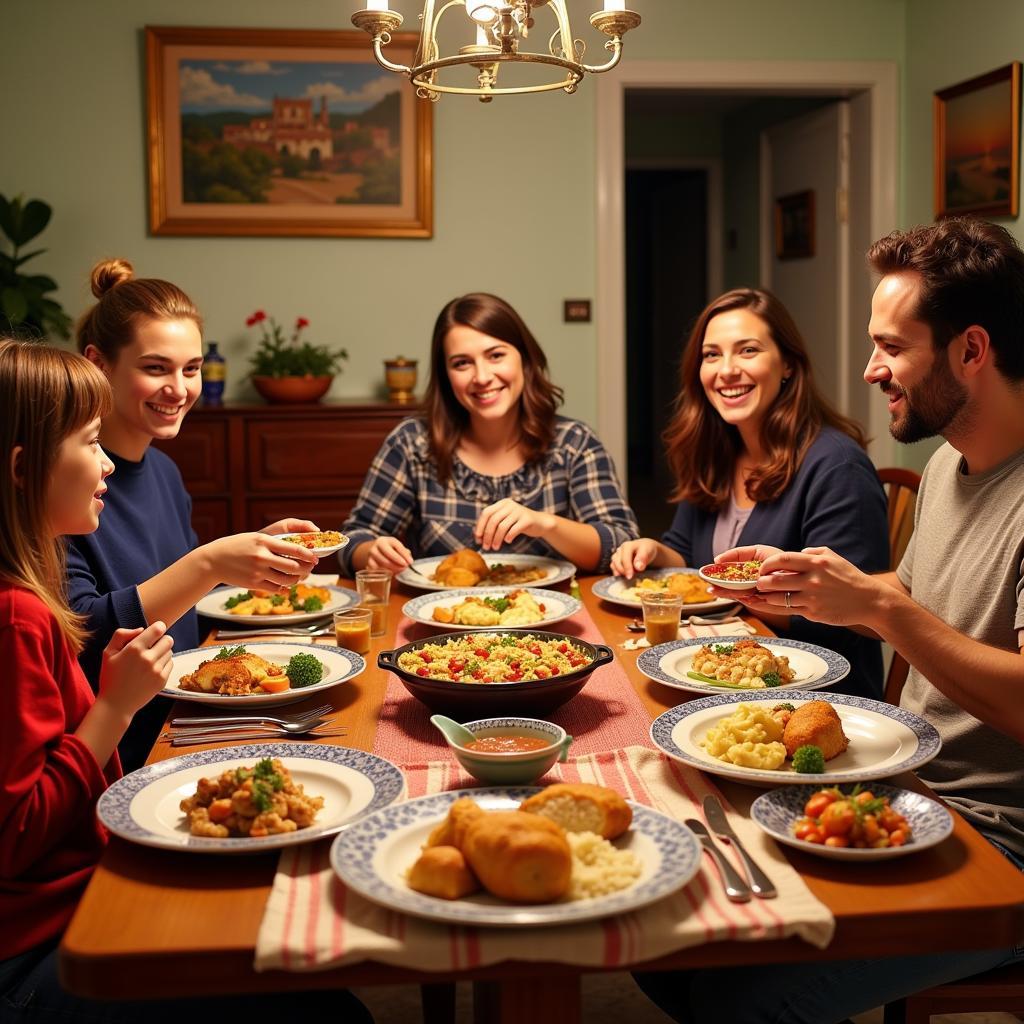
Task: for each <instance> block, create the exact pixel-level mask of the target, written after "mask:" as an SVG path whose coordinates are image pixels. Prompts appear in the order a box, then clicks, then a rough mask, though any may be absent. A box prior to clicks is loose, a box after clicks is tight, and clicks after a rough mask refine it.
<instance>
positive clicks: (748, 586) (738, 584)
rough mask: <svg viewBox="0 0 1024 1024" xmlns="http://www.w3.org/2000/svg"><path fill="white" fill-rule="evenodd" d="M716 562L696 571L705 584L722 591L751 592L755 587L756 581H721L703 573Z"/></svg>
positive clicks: (719, 578)
mask: <svg viewBox="0 0 1024 1024" xmlns="http://www.w3.org/2000/svg"><path fill="white" fill-rule="evenodd" d="M716 564H717V563H716V562H710V563H708V564H707V565H702V566H701V567H700V568H699V569H698V570H697V575H698V576H700V578H701V579H702V580H703V581H704V582H705V583H710V584H711V585H712V586H713V587H720V588H721V589H722V590H753V589H754V588H755V587H756V586H757V580H723V579H722V578H721V577H720V576H708V575H707V574H706V573H705V571H704V570H705V569H710V568H711V567H712V566H713V565H716Z"/></svg>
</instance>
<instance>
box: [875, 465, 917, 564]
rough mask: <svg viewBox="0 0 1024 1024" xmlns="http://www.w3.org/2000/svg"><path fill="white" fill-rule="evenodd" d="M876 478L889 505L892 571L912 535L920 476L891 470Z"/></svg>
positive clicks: (899, 470) (894, 469)
mask: <svg viewBox="0 0 1024 1024" xmlns="http://www.w3.org/2000/svg"><path fill="white" fill-rule="evenodd" d="M878 477H879V479H880V480H881V481H882V486H883V487H884V488H885V492H886V496H887V497H888V501H889V568H890V569H895V568H896V566H897V565H899V564H900V559H901V558H903V552H904V551H906V550H907V544H908V543H909V542H910V535H911V534H912V533H913V532H914V509H915V507H916V506H917V489H918V487H919V486H920V485H921V474H920V473H915V472H914V471H913V470H912V469H901V468H898V467H895V466H893V467H890V468H888V469H880V470H879V471H878Z"/></svg>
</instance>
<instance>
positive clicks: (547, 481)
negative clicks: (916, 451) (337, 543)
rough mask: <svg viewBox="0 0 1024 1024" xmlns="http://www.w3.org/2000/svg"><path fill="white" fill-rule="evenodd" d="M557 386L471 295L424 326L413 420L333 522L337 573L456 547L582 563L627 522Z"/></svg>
mask: <svg viewBox="0 0 1024 1024" xmlns="http://www.w3.org/2000/svg"><path fill="white" fill-rule="evenodd" d="M561 402H562V389H561V388H559V387H557V386H556V385H555V384H553V383H552V382H551V380H550V379H549V378H548V366H547V359H546V358H545V356H544V353H543V351H541V348H540V346H539V345H538V344H537V341H536V340H535V338H534V337H533V335H532V334H531V333H530V331H529V329H528V328H527V326H526V324H525V323H523V320H522V318H521V317H520V316H519V314H518V313H517V312H516V311H515V310H514V309H513V308H512V307H511V306H510V305H509V304H508V303H507V302H505V301H504V300H503V299H499V298H498V297H497V296H494V295H488V294H486V293H484V292H475V293H472V294H469V295H463V296H461V297H460V298H457V299H453V300H452V301H451V302H449V303H448V304H447V305H446V306H445V307H444V309H442V310H441V313H440V315H439V316H438V318H437V322H436V323H435V325H434V335H433V339H432V342H431V350H430V380H429V381H428V383H427V392H426V396H425V398H424V410H423V415H422V417H421V418H410V419H408V420H405V421H404V422H403V423H400V424H399V425H398V426H397V427H396V428H395V429H394V430H393V431H392V432H391V433H390V435H389V436H388V437H387V438H386V439H385V441H384V444H383V446H382V447H381V449H380V451H379V452H378V453H377V455H376V457H375V458H374V460H373V463H372V464H371V466H370V471H369V473H368V474H367V476H366V480H365V481H364V483H363V488H362V491H361V492H360V494H359V499H358V501H357V502H356V505H355V508H354V509H353V510H352V514H351V515H350V517H349V519H348V521H347V522H346V523H345V525H344V526H343V527H342V529H343V530H344V531H345V533H346V534H347V535H348V536H349V539H350V543H349V545H348V547H347V548H344V549H343V550H342V552H341V563H342V567H343V568H344V569H345V570H346V571H347V572H350V573H351V572H352V571H353V570H356V569H362V568H364V567H369V568H371V569H389V570H391V571H392V572H399V571H401V570H402V569H404V568H405V567H406V566H407V565H408V564H409V563H410V562H411V561H412V559H413V558H414V557H420V556H423V555H435V554H448V553H450V552H452V551H456V550H458V549H459V548H463V547H473V548H478V547H479V548H482V549H483V550H485V551H487V550H490V551H496V550H498V549H499V548H502V547H504V548H505V549H506V550H509V551H514V552H520V553H525V554H536V555H560V556H562V557H563V558H567V559H569V560H570V561H572V562H574V563H575V564H576V565H578V566H580V568H582V569H587V570H594V569H602V568H606V567H607V565H608V560H609V558H610V557H611V553H612V551H614V550H615V548H616V547H618V546H619V545H620V544H622V543H623V542H624V541H626V540H628V539H629V538H631V537H635V536H636V520H635V519H634V517H633V512H632V510H631V509H630V507H629V505H628V504H627V503H626V500H625V498H624V497H623V495H622V491H621V488H620V487H619V483H618V480H617V479H616V477H615V468H614V466H613V465H612V462H611V459H610V458H609V457H608V453H607V452H606V451H605V449H604V447H603V445H602V444H601V442H600V441H599V440H598V439H597V437H596V436H595V435H594V433H593V431H591V429H590V428H589V427H588V426H586V424H584V423H581V422H579V421H578V420H571V419H567V418H566V417H564V416H558V415H557V414H556V410H557V408H558V406H559V405H560V404H561Z"/></svg>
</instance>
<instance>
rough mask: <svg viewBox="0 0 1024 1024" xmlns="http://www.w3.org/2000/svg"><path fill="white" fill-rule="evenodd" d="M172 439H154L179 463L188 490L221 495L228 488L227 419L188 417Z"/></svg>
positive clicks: (196, 492)
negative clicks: (185, 426)
mask: <svg viewBox="0 0 1024 1024" xmlns="http://www.w3.org/2000/svg"><path fill="white" fill-rule="evenodd" d="M186 423H187V424H188V429H187V430H186V429H182V431H181V433H179V434H178V436H177V437H175V438H172V439H171V440H169V441H155V442H154V444H155V445H156V447H157V448H160V449H161V450H162V451H164V452H166V453H167V454H168V455H169V456H170V457H171V458H172V459H173V460H174V461H175V463H177V466H178V469H180V470H181V475H182V477H183V478H184V479H185V481H186V482H187V486H188V490H189V493H190V494H192V495H198V494H221V493H223V492H224V491H226V490H227V489H228V424H227V421H226V420H223V419H220V420H214V419H199V418H198V417H196V418H195V419H193V420H186Z"/></svg>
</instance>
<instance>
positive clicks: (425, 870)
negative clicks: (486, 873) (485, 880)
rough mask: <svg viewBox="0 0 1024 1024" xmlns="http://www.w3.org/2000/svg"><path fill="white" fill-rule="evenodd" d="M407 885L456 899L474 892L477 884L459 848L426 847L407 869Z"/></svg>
mask: <svg viewBox="0 0 1024 1024" xmlns="http://www.w3.org/2000/svg"><path fill="white" fill-rule="evenodd" d="M408 881H409V888H410V889H415V890H416V891H417V892H422V893H425V894H426V895H427V896H437V897H439V898H440V899H442V900H457V899H461V898H462V897H463V896H468V895H469V894H470V893H471V892H476V891H477V889H479V888H480V883H479V882H478V881H477V880H476V876H475V875H474V874H473V872H472V871H470V870H469V866H468V865H467V864H466V858H465V857H464V856H463V855H462V851H461V850H457V849H456V848H455V847H454V846H430V847H428V848H427V849H425V850H424V851H423V852H422V853H421V854H420V856H419V860H417V861H416V863H415V864H413V866H412V867H411V868H409V875H408Z"/></svg>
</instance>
